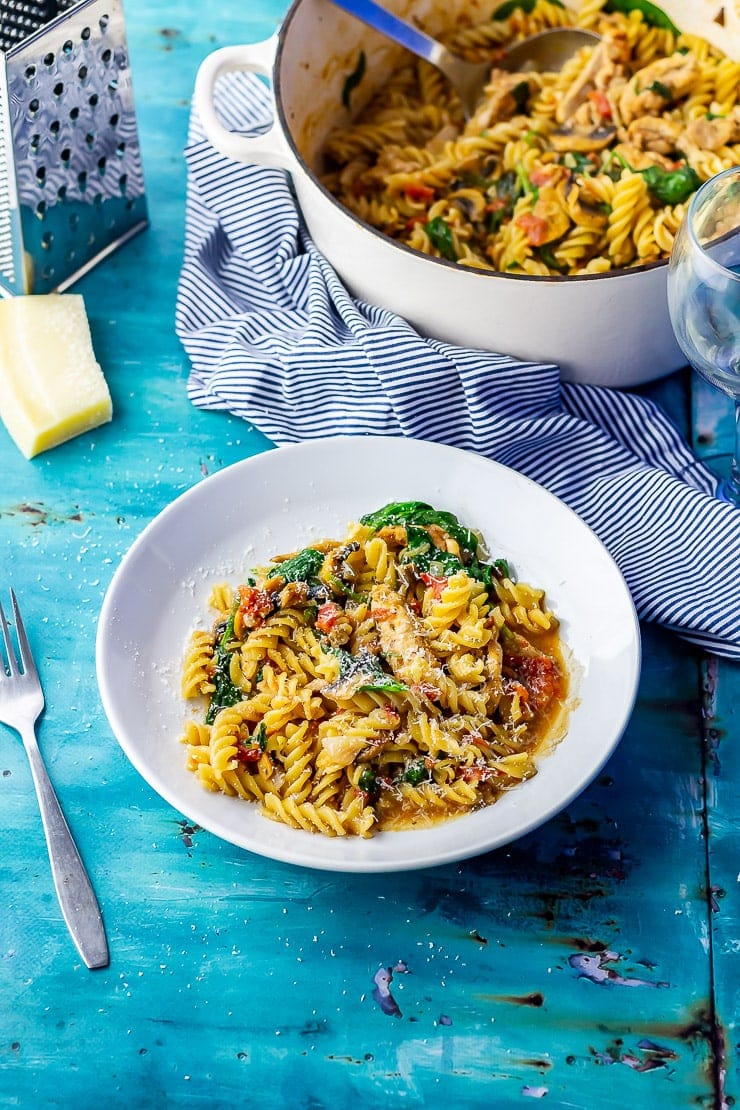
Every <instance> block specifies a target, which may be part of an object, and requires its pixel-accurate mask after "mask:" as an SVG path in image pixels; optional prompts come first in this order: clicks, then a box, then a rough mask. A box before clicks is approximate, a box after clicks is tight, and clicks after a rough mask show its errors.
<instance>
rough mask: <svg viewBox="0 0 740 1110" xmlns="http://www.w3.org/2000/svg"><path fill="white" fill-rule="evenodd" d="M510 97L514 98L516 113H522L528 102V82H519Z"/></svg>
mask: <svg viewBox="0 0 740 1110" xmlns="http://www.w3.org/2000/svg"><path fill="white" fill-rule="evenodd" d="M511 95H512V96H513V97H514V104H515V105H516V110H517V112H523V111H524V109H525V108H526V107H527V101H528V100H529V82H528V81H520V82H519V84H518V85H514V88H513V89H512V90H511Z"/></svg>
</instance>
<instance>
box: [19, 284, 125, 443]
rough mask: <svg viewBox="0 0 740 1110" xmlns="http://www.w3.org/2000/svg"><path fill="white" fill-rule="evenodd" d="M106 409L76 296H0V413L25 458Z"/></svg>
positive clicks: (104, 418)
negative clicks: (1, 297)
mask: <svg viewBox="0 0 740 1110" xmlns="http://www.w3.org/2000/svg"><path fill="white" fill-rule="evenodd" d="M112 414H113V407H112V403H111V396H110V392H109V390H108V385H107V383H106V380H105V378H104V377H103V371H102V370H101V368H100V366H99V365H98V362H97V360H96V358H95V353H94V351H93V347H92V339H91V336H90V326H89V324H88V320H87V313H86V312H85V303H84V301H83V299H82V297H81V296H80V295H79V294H74V293H66V294H59V293H50V294H47V295H37V296H27V297H11V298H8V299H7V300H0V417H2V420H3V422H4V424H5V426H6V428H7V429H8V432H9V433H10V435H11V436H12V437H13V439H14V440H15V442H16V444H17V445H18V447H19V448H20V450H21V451H22V452H23V454H24V455H25V456H26V458H27V459H31V458H33V456H34V455H38V454H39V453H40V452H41V451H48V450H49V449H50V448H51V447H57V446H58V445H59V444H60V443H64V442H66V441H67V440H68V439H72V438H73V437H74V436H77V435H80V434H81V433H82V432H88V431H90V430H91V429H92V428H97V427H99V426H100V425H101V424H105V423H107V422H108V421H109V420H110V419H111V416H112Z"/></svg>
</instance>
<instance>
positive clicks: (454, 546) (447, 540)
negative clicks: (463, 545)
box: [426, 524, 460, 559]
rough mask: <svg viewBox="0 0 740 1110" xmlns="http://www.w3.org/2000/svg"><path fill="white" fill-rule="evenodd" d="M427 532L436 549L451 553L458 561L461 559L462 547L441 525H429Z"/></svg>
mask: <svg viewBox="0 0 740 1110" xmlns="http://www.w3.org/2000/svg"><path fill="white" fill-rule="evenodd" d="M426 530H427V532H428V533H429V538H430V539H431V541H432V543H433V544H434V546H435V547H438V548H439V550H440V551H451V552H452V554H453V555H457V557H458V559H459V558H460V545H459V543H458V542H457V540H453V538H452V536H451V535H450V534H449V532H445V530H444V528H442V527H441V526H440V525H439V524H428V525H427V526H426Z"/></svg>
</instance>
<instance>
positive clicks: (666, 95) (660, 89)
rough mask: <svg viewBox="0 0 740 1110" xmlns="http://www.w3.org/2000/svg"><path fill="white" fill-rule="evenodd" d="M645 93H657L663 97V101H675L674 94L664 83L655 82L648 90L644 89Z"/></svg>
mask: <svg viewBox="0 0 740 1110" xmlns="http://www.w3.org/2000/svg"><path fill="white" fill-rule="evenodd" d="M643 92H654V93H657V94H658V96H662V97H663V100H673V93H672V92H671V90H670V89H669V88H668V86H667V85H664V84H663V82H662V81H653V83H652V85H648V87H647V88H646V89H643Z"/></svg>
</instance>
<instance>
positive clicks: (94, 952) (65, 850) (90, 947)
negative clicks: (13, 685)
mask: <svg viewBox="0 0 740 1110" xmlns="http://www.w3.org/2000/svg"><path fill="white" fill-rule="evenodd" d="M21 736H22V738H23V744H24V746H25V749H26V753H27V755H28V761H29V763H30V765H31V776H32V778H33V784H34V786H35V788H36V797H37V798H38V803H39V809H40V811H41V821H42V823H43V826H44V835H45V837H46V846H47V848H48V850H49V861H50V863H51V873H52V877H53V879H54V886H55V887H56V892H57V898H58V899H59V905H60V906H61V908H62V914H63V915H64V920H65V921H66V922H67V928H68V929H69V931H70V933H71V935H72V940H73V941H74V942H75V944H76V946H77V950H78V952H79V953H80V955H81V956H82V958H83V960H84V961H85V963H86V964H87V966H88V967H89V968H95V967H107V966H108V963H109V956H108V943H107V941H106V938H105V928H104V926H103V918H102V916H101V913H100V907H99V905H98V900H97V898H96V897H95V892H94V890H93V888H92V885H91V883H90V879H89V878H88V875H87V871H86V870H85V865H84V864H83V862H82V860H81V859H80V853H79V852H78V851H77V845H76V844H75V842H74V840H73V838H72V833H71V832H70V831H69V825H68V824H67V821H66V819H65V816H64V814H63V813H62V808H61V806H60V805H59V799H58V798H57V796H56V794H55V793H54V787H53V786H52V785H51V782H50V780H49V776H48V774H47V772H46V767H45V766H44V762H43V760H42V758H41V752H40V751H39V746H38V743H37V741H36V733H35V731H34V729H33V728H26V729H23V730H22V732H21Z"/></svg>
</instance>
